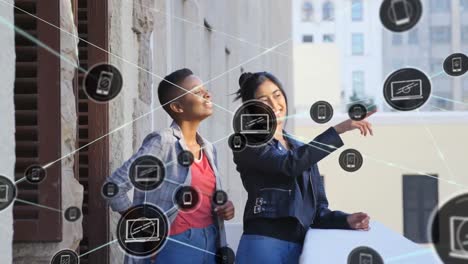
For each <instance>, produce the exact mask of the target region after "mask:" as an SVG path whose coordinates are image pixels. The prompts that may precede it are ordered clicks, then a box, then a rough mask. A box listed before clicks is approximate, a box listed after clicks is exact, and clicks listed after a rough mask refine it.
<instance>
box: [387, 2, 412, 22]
mask: <svg viewBox="0 0 468 264" xmlns="http://www.w3.org/2000/svg"><path fill="white" fill-rule="evenodd" d="M391 8H392V15H393V21H395V24H396V25H397V26H401V25H404V24H407V23H409V22H410V16H409V10H408V3H407V2H406V0H392V3H391Z"/></svg>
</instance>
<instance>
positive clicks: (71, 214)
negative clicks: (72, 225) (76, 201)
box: [65, 206, 81, 222]
mask: <svg viewBox="0 0 468 264" xmlns="http://www.w3.org/2000/svg"><path fill="white" fill-rule="evenodd" d="M80 217H81V210H80V208H78V207H76V206H71V207H68V208H67V210H65V219H67V221H68V222H75V221H76V220H78V219H80Z"/></svg>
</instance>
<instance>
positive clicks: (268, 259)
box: [236, 234, 302, 264]
mask: <svg viewBox="0 0 468 264" xmlns="http://www.w3.org/2000/svg"><path fill="white" fill-rule="evenodd" d="M301 252H302V245H301V244H298V243H294V242H289V241H284V240H279V239H276V238H272V237H267V236H258V235H245V234H243V235H242V237H241V240H240V243H239V248H238V249H237V254H236V264H247V263H268V264H297V263H299V257H300V256H301Z"/></svg>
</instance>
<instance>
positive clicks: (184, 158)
mask: <svg viewBox="0 0 468 264" xmlns="http://www.w3.org/2000/svg"><path fill="white" fill-rule="evenodd" d="M193 160H194V157H193V154H192V152H190V151H188V150H182V151H181V152H180V153H179V155H177V161H178V162H179V164H180V165H182V166H184V167H190V165H192V163H193Z"/></svg>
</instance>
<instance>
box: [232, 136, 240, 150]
mask: <svg viewBox="0 0 468 264" xmlns="http://www.w3.org/2000/svg"><path fill="white" fill-rule="evenodd" d="M232 143H233V145H234V148H235V149H240V148H241V147H242V139H241V137H240V136H234V139H233V142H232Z"/></svg>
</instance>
